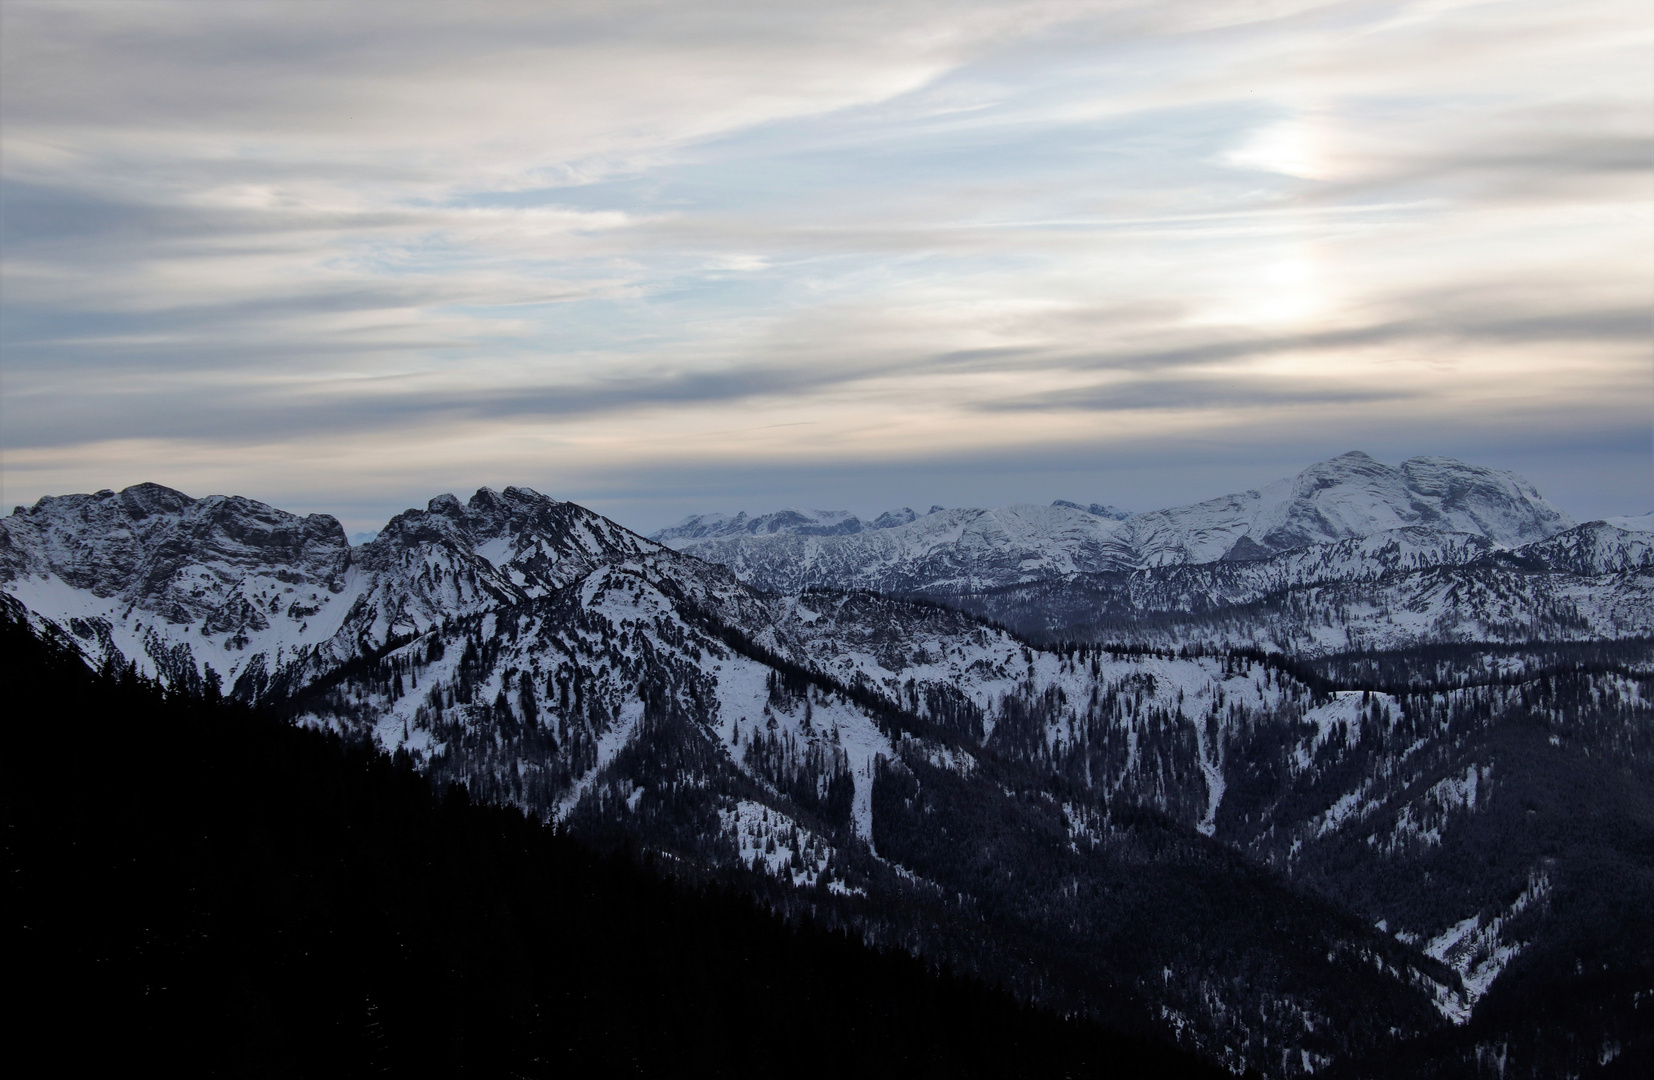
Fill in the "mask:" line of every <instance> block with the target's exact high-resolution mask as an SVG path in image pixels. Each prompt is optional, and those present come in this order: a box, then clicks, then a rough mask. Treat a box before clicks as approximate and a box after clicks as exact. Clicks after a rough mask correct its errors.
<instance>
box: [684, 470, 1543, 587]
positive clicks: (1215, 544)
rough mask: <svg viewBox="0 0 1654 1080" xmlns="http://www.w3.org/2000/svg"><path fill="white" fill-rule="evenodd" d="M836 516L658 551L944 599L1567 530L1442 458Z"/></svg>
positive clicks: (1509, 490)
mask: <svg viewBox="0 0 1654 1080" xmlns="http://www.w3.org/2000/svg"><path fill="white" fill-rule="evenodd" d="M839 513H840V514H841V516H840V517H837V518H834V519H832V521H831V522H829V521H828V520H827V518H826V517H825V516H821V515H820V512H817V514H818V516H817V518H815V519H811V521H810V523H807V524H798V522H802V521H803V520H804V519H803V518H802V517H801V516H800V513H799V512H796V511H787V512H783V513H782V514H773V515H766V516H764V517H759V518H748V517H746V515H745V514H740V515H736V516H735V517H734V518H722V517H720V518H719V519H718V520H717V521H716V522H713V521H712V520H711V519H709V518H691V519H689V521H688V522H685V523H684V524H682V525H679V526H676V527H674V528H672V529H667V530H663V531H662V532H659V533H656V534H655V539H656V540H658V541H660V542H661V543H664V544H666V545H667V546H669V547H672V548H675V549H677V550H679V551H684V552H687V553H689V554H693V555H695V556H696V557H698V558H702V559H706V560H708V561H711V562H717V563H722V564H724V565H726V566H728V567H730V568H731V569H733V570H734V571H735V572H736V574H737V576H739V577H740V578H741V579H742V580H743V581H746V582H749V583H750V584H753V585H756V586H758V587H759V588H763V589H768V590H771V591H775V592H792V591H797V590H800V589H804V588H834V589H874V590H878V591H885V592H902V593H919V594H928V595H935V596H947V595H953V594H960V593H971V592H980V591H983V590H989V589H997V588H1005V587H1008V586H1014V585H1024V584H1028V583H1031V582H1038V581H1053V580H1061V579H1063V578H1065V577H1068V576H1071V575H1075V574H1099V573H1115V572H1121V573H1125V572H1131V571H1135V570H1146V569H1153V568H1157V567H1167V566H1182V565H1187V564H1201V563H1211V562H1218V561H1230V562H1253V561H1259V560H1264V559H1269V558H1271V557H1274V556H1277V555H1280V554H1283V553H1286V552H1296V551H1299V550H1301V549H1305V548H1310V547H1313V546H1315V545H1321V544H1337V543H1339V542H1343V541H1350V540H1358V539H1362V538H1365V537H1372V536H1379V535H1381V534H1386V533H1394V534H1398V537H1399V539H1400V540H1401V542H1402V543H1404V544H1406V545H1407V546H1409V547H1417V546H1418V540H1419V538H1420V537H1421V536H1423V537H1433V538H1436V539H1437V540H1441V539H1443V538H1453V539H1454V541H1455V543H1456V544H1457V545H1458V546H1463V544H1464V543H1466V542H1477V541H1486V542H1489V543H1491V544H1492V545H1494V546H1498V547H1510V546H1515V545H1520V544H1525V543H1529V542H1532V541H1536V540H1542V539H1545V538H1546V537H1549V536H1552V535H1555V534H1556V533H1558V532H1560V531H1562V530H1563V529H1566V528H1568V527H1569V526H1570V525H1572V524H1573V523H1572V522H1571V521H1570V520H1569V519H1568V518H1567V516H1566V515H1564V514H1562V513H1561V512H1560V511H1558V510H1557V509H1556V508H1555V507H1553V506H1551V505H1550V504H1549V503H1547V502H1546V501H1545V499H1544V497H1543V496H1541V495H1540V494H1539V492H1538V491H1536V490H1535V489H1534V487H1533V485H1532V484H1529V483H1528V482H1527V481H1525V480H1523V479H1521V478H1520V477H1517V476H1513V475H1511V474H1509V473H1502V472H1496V471H1494V470H1492V469H1484V468H1480V467H1477V466H1473V465H1466V464H1464V463H1462V462H1457V461H1453V460H1451V459H1448V458H1413V459H1411V460H1409V461H1406V462H1403V463H1402V465H1401V466H1400V467H1399V468H1391V467H1390V466H1388V465H1384V464H1381V463H1380V462H1377V461H1374V460H1373V459H1372V458H1370V457H1368V456H1367V455H1366V454H1363V453H1360V452H1351V453H1348V454H1344V455H1342V456H1340V457H1336V458H1333V459H1332V460H1330V461H1324V462H1321V463H1320V464H1317V465H1312V466H1311V467H1309V468H1308V469H1305V470H1304V471H1303V472H1301V473H1299V474H1298V475H1297V476H1295V477H1292V478H1290V479H1286V480H1279V481H1277V482H1275V483H1273V484H1270V485H1268V486H1267V487H1264V488H1260V489H1256V490H1253V491H1246V492H1240V493H1237V494H1234V495H1225V496H1223V497H1221V498H1217V499H1209V500H1207V501H1205V502H1201V503H1195V504H1193V505H1190V506H1180V507H1173V508H1171V509H1167V510H1156V511H1153V512H1151V513H1145V514H1136V515H1131V514H1127V513H1125V512H1124V511H1122V510H1120V509H1118V508H1117V507H1111V506H1102V505H1098V504H1092V505H1090V506H1089V507H1085V508H1082V507H1081V506H1080V505H1079V504H1077V503H1072V502H1066V501H1063V500H1059V501H1058V502H1056V503H1054V504H1052V505H1051V506H1049V507H1044V506H1031V505H1017V506H1007V507H1001V508H999V509H996V510H970V509H961V510H934V511H933V512H932V513H930V514H927V515H924V516H922V517H919V516H916V517H914V518H913V519H912V520H910V521H906V522H901V523H895V519H892V522H893V523H892V524H891V526H890V527H888V528H885V529H880V530H878V531H876V532H875V531H872V530H868V529H864V528H861V527H860V523H859V522H857V521H856V519H854V518H851V517H847V516H843V515H842V512H839ZM910 513H911V512H910ZM886 516H887V517H888V516H889V515H886ZM880 520H881V521H882V520H884V519H883V518H881V519H880ZM852 525H855V526H856V527H850V526H852ZM1447 546H1453V545H1447Z"/></svg>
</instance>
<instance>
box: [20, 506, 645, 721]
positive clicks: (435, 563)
mask: <svg viewBox="0 0 1654 1080" xmlns="http://www.w3.org/2000/svg"><path fill="white" fill-rule="evenodd" d="M656 549H657V546H656V545H654V544H652V543H651V542H649V541H647V540H644V539H643V538H642V537H639V536H636V535H635V534H633V533H630V532H628V531H627V530H625V529H623V528H621V527H620V526H618V525H616V524H614V523H613V522H611V521H609V520H607V519H606V518H603V517H600V516H599V515H597V514H594V513H592V512H591V511H589V510H586V509H585V508H583V507H580V506H576V505H574V504H573V503H565V502H558V501H557V500H555V499H550V498H547V497H546V496H544V495H541V494H539V493H538V492H534V491H529V490H526V489H521V488H507V489H506V490H505V491H504V492H503V493H501V492H495V491H493V490H491V489H488V488H484V489H482V490H481V491H478V492H477V493H476V494H475V495H474V496H472V497H471V499H470V501H469V502H466V503H461V502H460V501H459V500H458V499H456V498H454V496H452V495H443V496H440V497H438V498H436V499H432V500H431V502H430V504H429V506H427V508H426V509H424V510H409V511H406V512H405V513H402V514H400V515H398V516H397V517H396V518H394V519H392V520H391V522H390V523H389V524H387V525H386V526H385V528H384V529H383V530H381V531H380V533H379V534H378V535H377V537H376V538H375V539H374V540H372V541H371V542H369V543H367V544H365V545H363V546H361V547H358V548H352V547H351V546H350V544H349V542H348V541H347V540H346V538H345V533H344V530H343V528H342V527H341V526H340V524H339V522H338V521H337V520H336V519H334V518H333V517H331V516H329V515H326V514H312V515H309V516H307V517H299V516H297V515H294V514H289V513H286V512H284V511H281V510H277V509H275V508H274V507H271V506H267V505H265V504H264V503H260V502H255V501H253V500H251V499H244V498H240V497H233V496H231V497H226V496H216V495H215V496H211V497H209V498H204V499H192V498H190V497H189V496H187V495H184V494H182V493H181V492H177V491H173V490H172V489H170V488H165V487H161V486H160V485H157V484H140V485H137V486H134V487H130V488H127V489H125V490H124V491H121V492H118V493H117V492H113V491H101V492H98V493H97V494H94V495H67V496H62V497H48V498H45V499H42V500H40V501H39V502H38V503H36V504H35V505H34V506H33V507H29V508H19V509H18V511H17V512H15V513H13V514H12V515H11V516H10V517H8V518H6V519H4V520H0V582H4V584H5V588H6V591H7V592H9V593H11V594H12V595H14V596H16V597H17V598H18V599H19V600H21V601H22V602H23V603H24V604H25V605H26V606H28V607H29V608H30V609H31V610H34V611H36V612H39V613H41V614H43V615H46V616H47V617H49V618H53V619H56V620H59V621H62V622H64V623H65V624H66V625H73V626H75V627H76V628H77V632H81V631H84V634H90V635H92V636H94V637H95V638H96V639H97V640H98V641H99V646H98V647H99V649H101V650H102V651H103V652H104V653H105V654H107V655H111V656H119V657H121V658H122V659H131V660H138V661H141V666H143V667H145V668H146V669H151V668H152V669H153V670H154V671H155V672H156V673H158V674H161V675H163V676H164V677H167V678H176V679H179V680H182V681H183V682H184V683H185V684H186V685H191V684H193V682H194V681H195V680H196V679H203V680H206V681H208V682H221V683H222V684H223V686H224V688H225V689H226V690H230V689H231V688H232V687H233V688H237V689H239V691H240V692H241V693H242V694H243V695H244V696H248V697H253V698H257V697H260V696H263V695H264V694H266V693H268V692H270V690H271V689H272V688H279V687H287V686H291V685H294V684H295V683H296V682H302V681H303V680H305V679H306V678H309V677H311V676H312V675H314V674H315V673H316V672H318V671H321V670H324V669H326V668H327V667H328V666H330V665H331V664H335V663H340V662H344V661H345V660H348V659H350V658H352V657H354V656H356V655H358V654H360V652H361V651H362V649H363V648H364V642H383V641H385V640H389V639H390V638H392V637H395V636H397V635H407V634H412V633H419V632H422V631H423V630H425V629H427V628H429V627H430V626H431V625H432V624H433V623H435V622H439V621H441V620H443V619H445V618H449V617H452V616H454V615H458V614H465V613H470V612H474V611H480V610H485V609H490V608H492V607H494V606H497V605H499V604H502V603H520V602H523V601H525V600H527V599H529V598H530V597H533V596H541V595H545V594H546V593H547V592H550V591H553V590H556V589H559V588H562V587H563V586H564V585H566V584H567V583H568V582H570V581H573V580H576V579H578V578H580V577H582V576H584V575H586V574H588V573H590V572H591V570H592V569H593V568H594V567H596V566H598V565H600V564H603V563H606V562H609V561H614V560H617V559H623V558H626V557H628V556H633V555H637V554H640V553H642V552H645V551H651V550H656ZM84 634H83V636H84Z"/></svg>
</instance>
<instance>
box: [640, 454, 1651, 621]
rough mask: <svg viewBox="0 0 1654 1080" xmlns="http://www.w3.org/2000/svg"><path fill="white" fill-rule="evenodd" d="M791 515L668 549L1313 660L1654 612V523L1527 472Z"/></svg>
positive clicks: (990, 610) (833, 584)
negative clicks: (1564, 503)
mask: <svg viewBox="0 0 1654 1080" xmlns="http://www.w3.org/2000/svg"><path fill="white" fill-rule="evenodd" d="M789 513H790V515H791V516H788V515H765V516H763V517H760V518H746V517H745V515H737V516H736V518H734V519H730V520H733V521H747V522H753V521H762V522H765V523H766V526H765V527H764V528H761V529H756V530H747V529H730V530H725V531H718V530H709V529H705V528H702V527H700V526H699V525H695V524H693V523H695V522H700V521H704V520H706V519H704V518H691V519H689V522H687V523H685V524H684V525H679V526H674V527H673V528H670V529H666V530H662V531H660V532H657V533H655V534H654V539H656V540H658V541H659V542H661V543H664V544H667V545H669V546H671V547H673V548H675V549H676V550H680V551H683V552H686V553H689V554H693V555H695V556H697V557H698V558H702V559H705V560H708V561H711V562H717V563H721V564H723V565H726V566H728V567H730V569H731V570H733V571H734V572H735V574H736V576H737V577H739V578H740V579H741V580H742V581H744V582H747V583H748V584H751V585H754V586H756V587H758V588H760V589H764V590H766V591H771V592H777V593H793V592H801V591H804V590H809V589H838V590H845V589H870V590H874V591H878V592H883V593H887V594H892V595H902V596H914V597H923V598H928V599H933V600H939V601H942V602H944V603H948V604H951V605H954V606H958V607H961V608H964V609H965V610H969V611H973V612H976V613H978V614H981V615H984V616H987V617H989V618H991V619H994V620H996V621H998V622H1000V623H1003V624H1005V625H1007V626H1010V627H1012V628H1014V629H1015V630H1017V631H1018V632H1019V633H1022V634H1024V635H1026V636H1028V637H1030V638H1033V639H1035V640H1043V641H1063V640H1091V641H1122V642H1136V643H1154V644H1158V645H1161V646H1163V647H1173V648H1176V647H1181V646H1183V645H1188V644H1191V643H1203V644H1206V645H1209V646H1214V647H1231V648H1233V647H1258V648H1264V649H1268V650H1271V651H1277V652H1286V653H1293V654H1314V653H1325V652H1331V651H1341V650H1347V649H1351V648H1398V647H1406V646H1410V645H1418V644H1423V643H1427V642H1433V641H1526V640H1531V639H1534V638H1536V637H1538V638H1541V639H1552V638H1557V637H1559V636H1560V637H1571V638H1575V639H1580V640H1587V639H1598V638H1614V637H1620V636H1625V635H1628V634H1629V635H1633V636H1634V635H1637V634H1641V633H1645V632H1646V631H1647V628H1648V626H1649V620H1648V612H1649V611H1650V610H1654V595H1651V594H1650V592H1649V581H1650V579H1649V576H1648V574H1647V572H1646V571H1647V570H1648V568H1649V567H1650V566H1651V565H1654V544H1651V539H1654V534H1651V532H1650V530H1651V529H1654V524H1651V523H1654V518H1651V517H1649V516H1647V515H1644V516H1643V517H1641V518H1629V517H1628V518H1616V519H1613V520H1610V521H1596V522H1588V523H1585V524H1583V525H1580V524H1576V523H1575V522H1573V521H1572V520H1571V519H1569V518H1568V516H1567V515H1565V514H1563V513H1562V512H1561V511H1559V510H1557V509H1556V508H1555V507H1553V506H1552V505H1551V504H1550V503H1549V502H1547V501H1546V500H1545V499H1544V497H1543V496H1541V495H1540V494H1539V492H1538V491H1537V490H1536V489H1535V488H1534V487H1533V485H1532V484H1531V483H1529V482H1528V481H1526V480H1524V479H1522V478H1521V477H1518V476H1515V475H1513V474H1510V473H1503V472H1497V471H1495V470H1492V469H1485V468H1481V467H1478V466H1473V465H1467V464H1464V463H1462V462H1458V461H1453V460H1450V459H1447V458H1413V459H1411V460H1409V461H1405V462H1403V463H1402V464H1401V466H1400V467H1399V468H1392V467H1390V466H1387V465H1384V464H1382V463H1380V462H1377V461H1375V460H1373V459H1372V458H1371V457H1368V456H1367V455H1366V454H1363V453H1360V452H1358V451H1354V452H1351V453H1347V454H1343V455H1341V456H1339V457H1336V458H1333V459H1331V460H1329V461H1324V462H1321V463H1319V464H1316V465H1312V466H1311V467H1309V468H1307V469H1305V470H1304V471H1303V472H1301V473H1299V474H1298V475H1297V476H1295V477H1291V478H1288V479H1284V480H1279V481H1276V482H1275V483H1273V484H1269V485H1267V486H1265V487H1263V488H1259V489H1256V490H1252V491H1247V492H1242V493H1238V494H1235V495H1228V496H1223V497H1220V498H1216V499H1210V500H1207V501H1205V502H1201V503H1195V504H1193V505H1189V506H1181V507H1173V508H1170V509H1165V510H1157V511H1152V512H1149V513H1142V514H1125V513H1124V512H1123V511H1118V510H1116V509H1115V508H1113V507H1100V506H1097V505H1095V504H1093V505H1092V506H1091V507H1090V509H1081V508H1080V507H1079V505H1078V504H1077V503H1072V502H1067V501H1063V500H1059V501H1058V502H1056V503H1054V504H1052V505H1050V506H1035V505H1029V504H1024V505H1016V506H1008V507H1001V508H999V509H954V510H941V509H933V511H932V512H931V513H930V514H928V515H925V516H924V517H919V518H916V519H914V520H913V521H910V522H907V523H905V524H901V525H896V526H891V527H888V528H884V529H880V530H878V531H869V530H859V531H853V532H838V533H824V532H815V531H800V530H794V529H793V528H792V527H791V525H790V524H789V523H790V522H792V521H794V520H804V519H805V517H806V515H805V514H804V513H803V512H798V511H793V512H789ZM813 513H814V514H816V515H817V518H816V519H824V515H823V513H822V512H819V511H817V512H813ZM889 516H890V515H885V517H889ZM851 520H854V519H851ZM881 520H883V519H882V518H881Z"/></svg>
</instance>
